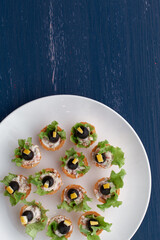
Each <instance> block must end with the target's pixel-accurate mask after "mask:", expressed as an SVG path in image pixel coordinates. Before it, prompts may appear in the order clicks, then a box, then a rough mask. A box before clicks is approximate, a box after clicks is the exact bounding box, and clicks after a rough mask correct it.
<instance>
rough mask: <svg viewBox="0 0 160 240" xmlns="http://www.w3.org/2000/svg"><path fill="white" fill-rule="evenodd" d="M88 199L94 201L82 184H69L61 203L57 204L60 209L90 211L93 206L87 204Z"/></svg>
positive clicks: (63, 192)
mask: <svg viewBox="0 0 160 240" xmlns="http://www.w3.org/2000/svg"><path fill="white" fill-rule="evenodd" d="M87 201H92V199H91V198H89V197H88V196H87V194H86V190H85V189H84V188H83V187H81V186H80V185H75V184H73V185H69V186H67V187H66V188H65V189H64V190H63V191H62V194H61V204H60V205H58V206H57V208H58V209H65V210H66V211H68V212H71V211H75V212H78V211H83V212H85V211H88V210H90V209H91V208H90V207H89V206H88V205H87Z"/></svg>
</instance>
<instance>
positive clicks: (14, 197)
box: [4, 190, 26, 206]
mask: <svg viewBox="0 0 160 240" xmlns="http://www.w3.org/2000/svg"><path fill="white" fill-rule="evenodd" d="M4 196H8V197H9V198H10V203H11V205H12V206H15V205H16V204H17V203H18V202H21V198H22V197H23V196H24V197H25V196H26V193H21V192H17V191H15V192H14V193H13V194H9V192H7V190H5V192H4Z"/></svg>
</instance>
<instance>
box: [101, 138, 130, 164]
mask: <svg viewBox="0 0 160 240" xmlns="http://www.w3.org/2000/svg"><path fill="white" fill-rule="evenodd" d="M106 144H109V143H108V141H107V140H105V141H102V142H99V143H98V146H97V147H99V149H100V150H99V152H98V153H100V154H102V153H104V152H107V151H109V152H111V153H112V155H113V161H112V165H118V166H119V168H121V167H122V166H123V165H124V163H125V158H124V152H122V150H121V148H119V147H113V146H111V145H107V146H106Z"/></svg>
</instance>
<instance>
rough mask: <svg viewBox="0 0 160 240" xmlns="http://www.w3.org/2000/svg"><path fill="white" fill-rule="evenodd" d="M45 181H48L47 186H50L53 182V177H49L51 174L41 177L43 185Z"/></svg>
mask: <svg viewBox="0 0 160 240" xmlns="http://www.w3.org/2000/svg"><path fill="white" fill-rule="evenodd" d="M46 182H47V183H48V187H51V186H52V185H53V184H54V179H53V177H51V176H45V177H44V178H43V179H42V183H43V185H44V184H45V183H46Z"/></svg>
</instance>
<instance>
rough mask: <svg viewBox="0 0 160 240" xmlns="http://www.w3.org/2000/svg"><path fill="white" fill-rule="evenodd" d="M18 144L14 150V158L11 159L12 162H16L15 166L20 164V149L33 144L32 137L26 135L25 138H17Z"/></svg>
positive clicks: (27, 147)
mask: <svg viewBox="0 0 160 240" xmlns="http://www.w3.org/2000/svg"><path fill="white" fill-rule="evenodd" d="M18 145H19V147H18V148H16V149H15V150H14V156H15V158H14V159H12V162H15V163H16V166H17V167H20V166H21V165H22V160H23V158H22V150H23V149H24V148H25V149H29V148H30V147H31V146H32V145H33V144H32V138H31V137H28V138H27V140H26V139H18Z"/></svg>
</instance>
